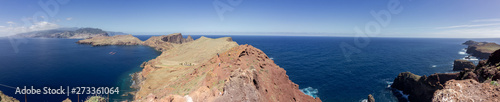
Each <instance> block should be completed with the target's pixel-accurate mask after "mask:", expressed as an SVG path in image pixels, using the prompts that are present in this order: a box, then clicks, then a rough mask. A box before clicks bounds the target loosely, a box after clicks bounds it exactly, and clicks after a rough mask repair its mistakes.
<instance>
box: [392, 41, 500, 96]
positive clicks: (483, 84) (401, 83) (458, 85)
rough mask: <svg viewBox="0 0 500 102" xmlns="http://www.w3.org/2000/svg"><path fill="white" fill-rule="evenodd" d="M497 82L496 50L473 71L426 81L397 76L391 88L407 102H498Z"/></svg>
mask: <svg viewBox="0 0 500 102" xmlns="http://www.w3.org/2000/svg"><path fill="white" fill-rule="evenodd" d="M469 43H471V42H469ZM469 65H470V63H469ZM499 80H500V50H496V51H494V52H493V53H492V54H491V55H490V56H489V58H488V60H482V61H480V62H479V63H478V65H477V66H476V67H473V68H472V69H469V68H465V70H463V71H461V72H459V73H446V74H433V75H430V76H429V77H425V76H422V77H420V76H418V75H414V74H412V73H409V72H403V73H400V74H399V75H398V77H397V78H396V79H394V83H393V84H392V86H391V87H392V88H395V89H398V90H401V91H403V93H405V94H409V96H408V99H409V100H410V101H414V102H430V101H435V102H448V101H471V102H472V101H486V102H498V101H499V99H500V97H499V96H500V94H499V93H500V88H499V87H500V86H498V81H499Z"/></svg>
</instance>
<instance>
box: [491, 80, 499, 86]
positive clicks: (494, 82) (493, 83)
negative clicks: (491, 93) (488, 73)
mask: <svg viewBox="0 0 500 102" xmlns="http://www.w3.org/2000/svg"><path fill="white" fill-rule="evenodd" d="M490 84H491V85H495V86H498V82H497V81H491V82H490Z"/></svg>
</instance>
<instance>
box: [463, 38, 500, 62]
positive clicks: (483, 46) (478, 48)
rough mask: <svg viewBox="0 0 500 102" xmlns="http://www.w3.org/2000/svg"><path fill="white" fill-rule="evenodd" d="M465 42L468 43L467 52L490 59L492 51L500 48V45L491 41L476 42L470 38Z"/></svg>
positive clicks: (480, 57)
mask: <svg viewBox="0 0 500 102" xmlns="http://www.w3.org/2000/svg"><path fill="white" fill-rule="evenodd" d="M463 44H464V45H468V47H467V51H466V52H467V53H469V54H471V55H472V56H475V57H477V58H479V59H488V57H489V56H490V54H491V53H493V52H494V51H495V50H498V49H500V45H498V44H496V43H489V42H475V41H472V40H469V41H466V42H465V43H463Z"/></svg>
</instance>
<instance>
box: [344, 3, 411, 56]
mask: <svg viewBox="0 0 500 102" xmlns="http://www.w3.org/2000/svg"><path fill="white" fill-rule="evenodd" d="M400 4H401V2H400V1H399V0H389V2H388V3H387V9H383V10H379V11H374V10H371V11H370V14H371V15H372V17H373V18H374V19H375V20H373V21H369V22H367V23H366V24H365V27H364V29H360V28H359V27H358V26H355V27H354V31H355V32H356V34H355V37H354V39H353V42H354V46H353V45H351V44H348V43H346V42H341V43H340V45H339V47H340V49H341V50H342V53H343V54H344V57H345V58H346V60H347V61H348V62H350V61H352V60H351V55H353V54H356V53H361V51H362V50H361V49H363V48H365V47H366V46H368V44H370V41H371V40H370V37H375V36H377V35H379V34H380V32H381V31H382V28H385V27H387V26H388V25H389V24H390V23H391V20H392V15H397V14H399V13H401V12H402V11H403V6H401V5H400Z"/></svg>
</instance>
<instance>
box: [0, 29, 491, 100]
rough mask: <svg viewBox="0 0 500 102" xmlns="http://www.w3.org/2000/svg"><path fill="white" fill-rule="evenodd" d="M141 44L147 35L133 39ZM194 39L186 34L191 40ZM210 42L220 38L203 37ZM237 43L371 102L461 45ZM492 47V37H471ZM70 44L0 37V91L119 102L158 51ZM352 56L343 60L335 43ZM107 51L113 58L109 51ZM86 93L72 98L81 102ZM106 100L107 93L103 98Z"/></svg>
mask: <svg viewBox="0 0 500 102" xmlns="http://www.w3.org/2000/svg"><path fill="white" fill-rule="evenodd" d="M137 37H138V38H139V39H141V40H146V39H147V38H149V37H150V35H138V36H137ZM199 37H200V36H196V35H195V36H193V38H195V39H196V38H199ZM207 37H211V38H215V37H222V36H207ZM231 37H233V40H234V41H236V42H238V44H250V45H253V46H255V47H257V48H259V49H261V50H262V51H264V52H265V53H266V54H267V55H268V56H269V57H271V58H272V59H273V60H274V61H275V63H276V64H278V65H279V66H280V67H282V68H284V69H285V70H286V71H287V74H288V76H289V78H290V80H292V81H293V82H295V83H296V84H298V85H299V87H300V89H302V90H303V91H305V92H307V93H309V94H310V95H313V96H317V97H320V98H321V100H323V101H326V102H359V101H362V100H364V99H366V98H367V95H368V94H372V95H374V97H375V99H376V101H378V102H389V101H393V102H395V101H398V99H397V97H395V96H394V95H393V91H391V89H390V88H388V86H389V85H390V84H391V82H392V81H393V80H394V78H395V77H396V76H397V75H398V74H399V73H400V72H405V71H410V72H412V73H415V74H418V75H430V74H433V73H448V72H453V71H452V64H453V60H455V59H461V58H463V57H465V56H467V55H466V54H464V50H463V49H464V48H466V46H465V45H461V44H462V43H463V42H465V41H467V40H470V39H462V38H461V39H451V38H369V42H367V44H368V45H366V46H365V47H362V48H360V47H356V46H354V38H352V37H289V36H231ZM472 40H478V41H490V42H497V43H498V42H500V39H472ZM76 41H78V39H54V38H23V39H8V38H0V53H1V54H0V84H1V85H0V90H1V91H3V93H5V94H7V95H9V96H13V97H14V98H17V99H19V100H20V101H24V99H25V95H19V94H17V95H16V94H14V93H15V89H13V88H11V87H23V86H28V87H29V86H34V87H35V88H43V87H54V88H58V87H59V86H63V87H66V86H70V87H76V86H85V87H120V94H119V95H110V96H109V97H110V98H112V100H113V101H120V100H125V99H127V98H130V97H127V96H121V95H122V94H123V93H126V92H130V91H131V89H130V88H128V86H129V85H130V84H131V83H130V76H129V75H130V74H131V73H133V72H137V71H140V70H141V68H140V67H139V66H140V64H141V63H142V62H144V61H148V60H150V59H153V58H155V57H156V56H158V55H159V54H160V52H158V51H155V50H154V49H153V48H150V47H147V46H140V45H137V46H98V47H92V46H90V45H81V44H76V43H75V42H76ZM341 43H347V44H349V45H352V46H354V47H356V48H357V49H359V52H357V53H354V54H352V55H351V56H350V61H349V60H348V59H347V58H346V57H345V54H344V53H343V51H342V49H341V47H340V45H341ZM110 52H114V53H115V54H111V53H110ZM26 96H27V99H28V101H41V102H49V101H62V100H64V99H66V98H68V96H66V95H26ZM87 96H88V95H80V96H79V99H80V100H83V99H85V98H86V97H87ZM104 96H105V97H107V95H104ZM69 98H70V99H72V100H73V101H76V100H77V98H78V96H77V95H70V96H69Z"/></svg>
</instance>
